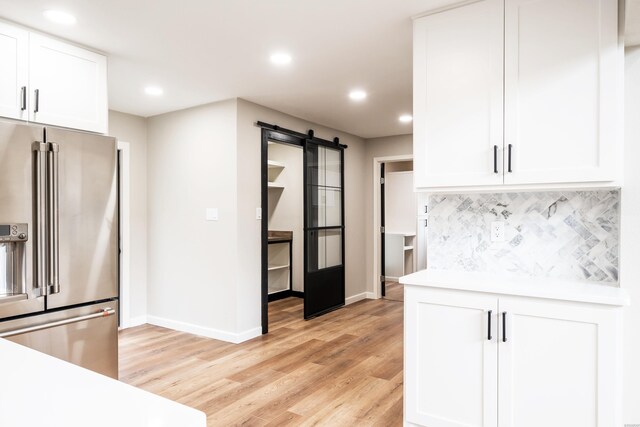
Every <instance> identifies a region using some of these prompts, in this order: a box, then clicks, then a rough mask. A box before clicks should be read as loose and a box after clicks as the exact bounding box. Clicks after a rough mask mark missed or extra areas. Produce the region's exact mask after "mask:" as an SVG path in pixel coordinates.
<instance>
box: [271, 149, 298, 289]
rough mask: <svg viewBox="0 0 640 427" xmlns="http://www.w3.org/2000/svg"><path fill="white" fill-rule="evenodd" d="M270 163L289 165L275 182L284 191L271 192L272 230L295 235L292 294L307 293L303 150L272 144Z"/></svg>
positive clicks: (274, 190)
mask: <svg viewBox="0 0 640 427" xmlns="http://www.w3.org/2000/svg"><path fill="white" fill-rule="evenodd" d="M269 159H272V160H277V161H279V162H282V163H284V164H285V165H286V167H285V168H284V169H282V170H281V172H280V173H279V174H278V177H277V179H276V182H278V183H281V184H283V185H284V186H285V188H284V190H279V189H273V190H269V212H268V218H269V230H286V231H292V232H293V248H292V249H293V251H292V252H293V253H292V257H293V265H292V267H293V290H294V291H304V286H303V283H304V271H303V270H304V259H303V256H304V245H303V242H304V234H303V231H304V230H303V228H304V189H303V188H302V187H303V186H302V183H303V179H302V178H303V176H304V175H303V174H304V170H303V149H302V148H300V147H295V146H293V145H287V144H271V145H269ZM283 246H284V245H283ZM270 274H272V273H270ZM274 276H275V274H274ZM274 278H275V277H274Z"/></svg>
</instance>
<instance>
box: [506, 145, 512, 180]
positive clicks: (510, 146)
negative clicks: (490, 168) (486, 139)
mask: <svg viewBox="0 0 640 427" xmlns="http://www.w3.org/2000/svg"><path fill="white" fill-rule="evenodd" d="M512 148H513V145H512V144H509V165H508V167H507V171H508V172H509V173H511V172H513V171H512V170H511V149H512Z"/></svg>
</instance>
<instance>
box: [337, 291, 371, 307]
mask: <svg viewBox="0 0 640 427" xmlns="http://www.w3.org/2000/svg"><path fill="white" fill-rule="evenodd" d="M364 299H374V295H373V292H362V293H361V294H356V295H352V296H350V297H347V298H346V299H345V300H344V305H349V304H353V303H356V302H358V301H362V300H364Z"/></svg>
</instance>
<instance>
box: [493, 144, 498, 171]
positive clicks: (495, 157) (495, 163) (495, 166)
mask: <svg viewBox="0 0 640 427" xmlns="http://www.w3.org/2000/svg"><path fill="white" fill-rule="evenodd" d="M493 173H498V146H497V145H494V146H493Z"/></svg>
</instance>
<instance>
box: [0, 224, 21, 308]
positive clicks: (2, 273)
mask: <svg viewBox="0 0 640 427" xmlns="http://www.w3.org/2000/svg"><path fill="white" fill-rule="evenodd" d="M27 239H28V233H27V224H0V304H2V303H7V302H12V301H17V300H22V299H27V288H26V273H27V269H26V261H27V251H26V246H27Z"/></svg>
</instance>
